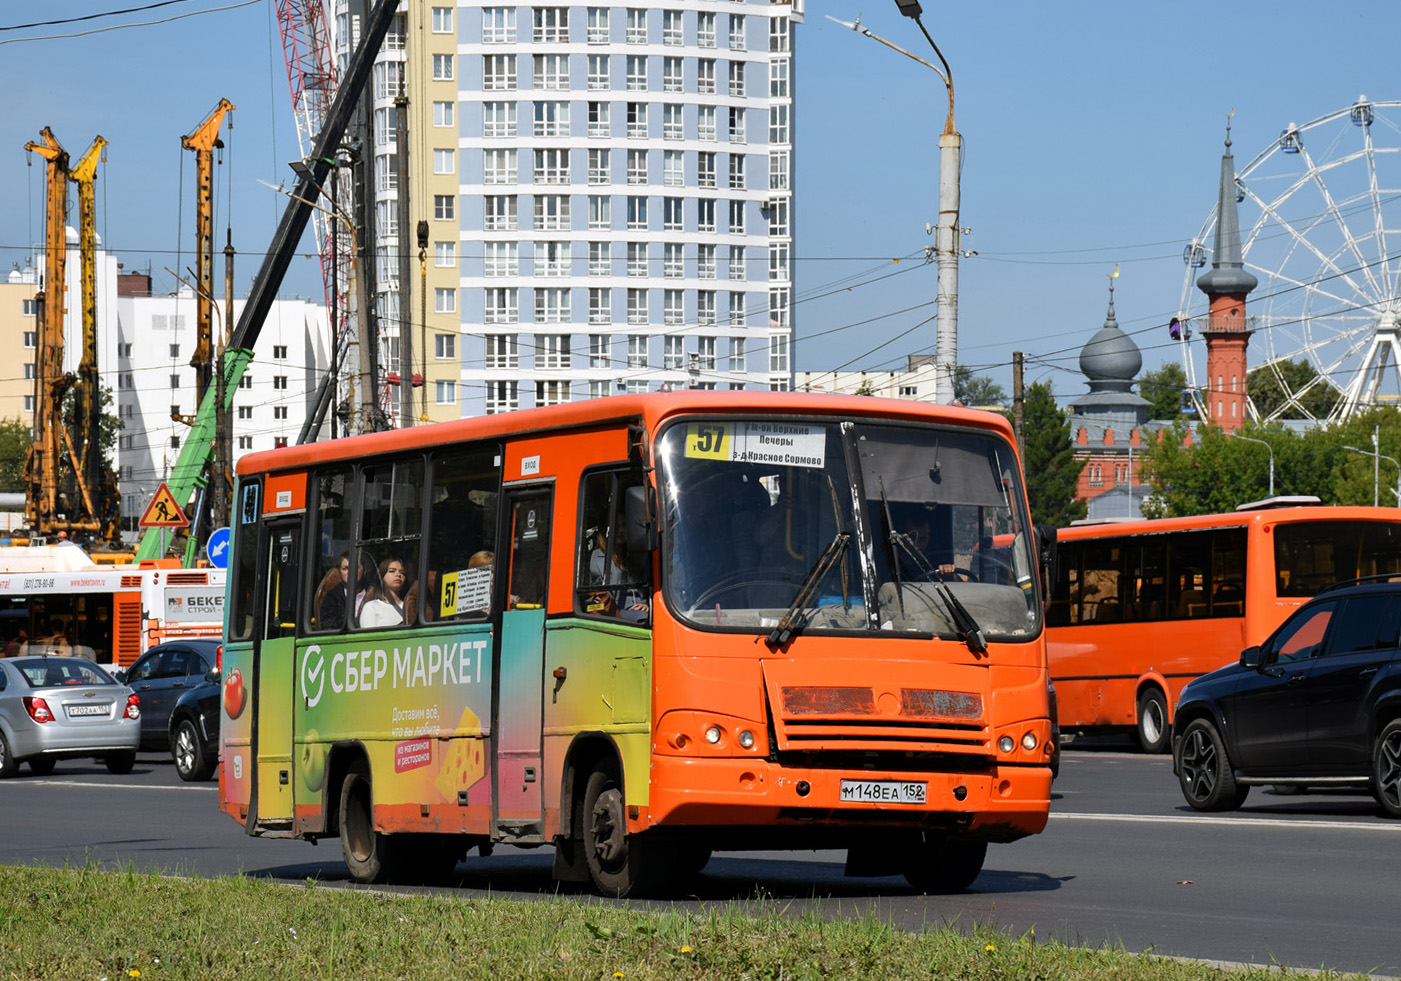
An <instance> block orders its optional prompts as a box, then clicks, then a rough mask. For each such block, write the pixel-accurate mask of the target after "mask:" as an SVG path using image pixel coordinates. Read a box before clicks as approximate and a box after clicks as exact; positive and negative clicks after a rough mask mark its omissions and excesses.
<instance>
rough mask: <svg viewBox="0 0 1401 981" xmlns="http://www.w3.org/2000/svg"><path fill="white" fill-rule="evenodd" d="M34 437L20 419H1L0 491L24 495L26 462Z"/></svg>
mask: <svg viewBox="0 0 1401 981" xmlns="http://www.w3.org/2000/svg"><path fill="white" fill-rule="evenodd" d="M33 442H34V435H33V433H31V432H30V431H29V427H28V426H26V425H25V424H24V423H22V422H20V421H19V420H18V419H0V491H5V492H7V493H23V492H24V490H25V484H24V462H25V460H26V459H27V458H28V456H29V447H30V445H31V444H33Z"/></svg>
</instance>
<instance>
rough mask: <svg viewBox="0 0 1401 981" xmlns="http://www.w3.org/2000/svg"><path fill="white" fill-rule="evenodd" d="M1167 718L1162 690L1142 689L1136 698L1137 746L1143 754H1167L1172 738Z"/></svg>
mask: <svg viewBox="0 0 1401 981" xmlns="http://www.w3.org/2000/svg"><path fill="white" fill-rule="evenodd" d="M1167 716H1168V712H1167V699H1166V698H1165V697H1163V692H1162V689H1161V688H1145V689H1143V694H1141V695H1139V696H1138V745H1139V746H1141V747H1143V751H1144V752H1145V753H1166V752H1167V750H1168V743H1169V742H1170V741H1171V736H1172V729H1171V728H1170V727H1169V726H1168V720H1167Z"/></svg>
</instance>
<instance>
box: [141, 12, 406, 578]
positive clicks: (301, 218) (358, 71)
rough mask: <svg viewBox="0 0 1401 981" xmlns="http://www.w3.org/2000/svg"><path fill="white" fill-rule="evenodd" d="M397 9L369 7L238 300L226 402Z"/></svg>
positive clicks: (201, 457)
mask: <svg viewBox="0 0 1401 981" xmlns="http://www.w3.org/2000/svg"><path fill="white" fill-rule="evenodd" d="M398 3H399V0H375V5H374V7H373V8H372V9H371V11H370V13H369V15H368V16H367V17H366V18H365V19H364V21H363V23H362V28H361V35H360V43H359V45H358V47H357V48H356V50H355V54H354V55H353V56H352V57H351V59H350V64H349V66H348V67H347V69H346V72H345V78H344V81H343V82H342V84H341V86H340V89H339V90H338V91H337V93H336V97H335V100H334V101H333V102H332V104H331V108H330V111H329V112H328V113H327V116H326V121H325V123H324V124H323V125H322V127H321V129H320V131H319V132H318V134H317V137H316V143H315V146H314V147H313V152H312V155H311V156H310V157H309V159H308V164H309V167H308V170H307V171H306V172H305V173H304V174H302V175H300V176H299V177H298V180H297V185H296V188H295V189H294V190H293V192H292V193H291V194H290V195H288V202H287V208H286V210H285V211H283V213H282V220H281V221H280V222H279V223H278V226H277V231H276V232H275V233H274V234H273V240H272V243H271V245H270V246H269V247H268V251H267V253H266V254H265V255H264V257H263V262H262V265H261V266H260V267H259V268H258V274H257V276H256V277H255V278H254V280H253V286H252V289H251V290H250V291H249V294H248V298H247V300H245V301H244V304H243V309H242V311H241V312H240V313H239V318H238V325H237V326H236V327H235V328H234V330H233V333H232V334H230V336H229V344H228V348H227V349H226V350H225V352H224V356H223V358H222V359H221V360H222V362H223V363H222V364H221V365H219V366H218V367H217V368H216V370H219V371H220V372H221V373H222V374H223V376H224V390H225V393H226V396H225V397H226V399H227V398H228V397H229V396H232V394H233V393H234V392H236V391H237V390H238V383H239V379H241V378H242V377H243V372H244V371H245V370H246V369H247V367H248V364H249V362H250V361H252V360H253V345H254V343H256V341H257V339H258V335H259V334H260V333H261V332H262V329H263V321H264V320H266V318H267V315H268V311H269V310H270V309H271V308H272V303H273V300H274V299H276V297H277V291H278V288H279V287H281V285H282V280H283V277H284V276H286V274H287V267H288V266H289V265H290V264H291V262H292V258H293V256H294V254H295V253H296V249H297V244H298V243H299V242H300V241H301V237H302V234H303V233H304V232H305V231H306V226H307V222H308V221H309V220H310V218H311V214H312V212H313V211H314V210H315V204H316V198H317V195H318V194H319V193H320V189H321V187H322V185H323V184H324V182H325V180H326V175H327V174H328V173H329V171H330V169H331V165H332V163H333V162H334V161H333V159H332V157H333V155H334V153H335V151H336V147H337V145H338V144H339V143H340V139H341V134H342V133H344V132H345V127H346V123H347V122H349V120H350V115H351V113H352V112H353V110H354V109H355V103H356V101H357V100H358V98H359V96H360V93H361V91H363V89H364V87H365V83H366V81H368V79H369V77H370V69H371V67H372V66H373V63H374V59H375V55H376V54H377V53H378V52H379V48H380V44H381V43H382V42H383V40H384V35H385V34H386V33H387V32H388V30H389V26H390V24H392V23H393V21H394V14H395V10H396V8H397V7H398ZM217 403H218V386H211V387H210V390H209V391H206V392H205V394H204V397H203V398H202V399H200V404H199V410H198V411H197V412H196V414H195V418H194V420H193V424H192V426H191V429H190V434H189V438H188V439H186V440H185V445H184V446H183V447H182V448H181V450H180V455H179V457H177V458H176V461H175V465H174V467H172V468H171V472H170V476H169V477H168V478H167V480H166V487H167V488H169V490H170V493H171V495H172V496H173V497H174V498H175V500H176V501H177V502H178V503H179V504H180V506H181V507H188V505H189V503H190V501H191V500H192V499H193V498H194V497H195V495H196V493H198V492H201V491H203V489H204V488H205V487H206V486H207V484H208V483H209V473H210V464H211V462H212V460H213V455H214V444H215V439H214V430H215V423H216V419H217V415H218V405H217ZM226 404H227V403H226ZM198 548H199V542H198V541H197V539H196V538H195V537H194V536H191V537H190V539H189V541H188V544H187V545H186V550H185V555H184V563H185V565H186V566H191V565H194V560H195V555H196V554H197V552H198ZM163 552H164V540H163V537H162V533H161V530H160V529H157V528H148V529H146V532H145V534H144V535H143V536H142V538H141V543H140V544H139V545H138V546H137V549H136V558H137V560H138V561H140V560H143V559H155V558H160V557H161V556H162V554H163Z"/></svg>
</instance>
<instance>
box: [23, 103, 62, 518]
mask: <svg viewBox="0 0 1401 981" xmlns="http://www.w3.org/2000/svg"><path fill="white" fill-rule="evenodd" d="M39 136H40V138H41V140H42V142H39V143H35V142H32V141H31V142H29V143H26V144H25V145H24V148H25V149H26V150H28V151H30V152H32V153H37V154H39V156H41V157H43V158H44V160H45V164H44V202H45V203H44V278H43V283H42V285H43V288H42V289H41V290H40V291H39V294H38V296H36V297H35V299H36V301H37V307H38V309H37V311H36V312H37V313H38V325H39V331H38V334H39V336H38V338H37V339H36V345H37V346H36V349H35V361H36V364H35V368H34V378H35V381H34V442H33V443H32V444H31V445H30V447H29V457H28V459H27V460H26V461H25V465H24V478H25V487H26V495H25V519H26V521H27V522H28V524H29V527H30V528H31V529H32V530H34V531H38V532H39V533H41V534H47V533H48V532H49V531H50V530H58V529H57V528H56V522H58V521H59V520H60V519H59V514H60V511H59V500H58V468H59V441H60V439H61V438H62V437H61V433H62V428H63V427H62V425H61V424H60V423H61V421H62V420H61V406H62V404H63V394H64V392H65V391H67V389H68V386H69V384H71V381H70V380H68V379H65V377H64V374H63V314H64V302H65V297H64V291H65V289H66V282H65V279H64V263H65V260H66V257H67V246H68V242H67V228H68V151H67V150H65V149H63V146H62V145H61V144H60V143H59V142H58V138H57V137H55V136H54V134H53V130H51V129H49V127H47V126H45V127H44V128H43V129H42V130H40V132H39ZM65 518H66V515H65Z"/></svg>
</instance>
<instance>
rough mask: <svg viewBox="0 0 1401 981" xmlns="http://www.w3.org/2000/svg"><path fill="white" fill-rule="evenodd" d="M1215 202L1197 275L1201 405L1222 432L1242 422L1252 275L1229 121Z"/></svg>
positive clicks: (1253, 278) (1252, 284)
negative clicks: (1205, 260)
mask: <svg viewBox="0 0 1401 981" xmlns="http://www.w3.org/2000/svg"><path fill="white" fill-rule="evenodd" d="M1218 195H1219V197H1218V200H1217V204H1216V244H1215V248H1214V249H1213V252H1212V261H1211V269H1209V270H1208V271H1207V272H1205V273H1203V274H1202V275H1201V276H1200V277H1199V278H1198V279H1197V289H1199V290H1201V291H1202V292H1203V293H1205V294H1206V295H1207V299H1208V302H1209V305H1210V309H1209V312H1208V314H1207V327H1206V331H1205V336H1206V380H1205V382H1203V384H1202V392H1201V396H1202V404H1203V405H1204V406H1205V407H1206V418H1207V419H1210V420H1211V421H1212V422H1214V423H1216V424H1217V425H1218V426H1220V427H1221V428H1222V429H1224V430H1226V431H1227V432H1231V431H1233V430H1234V429H1235V428H1236V427H1237V426H1240V425H1241V424H1242V423H1244V422H1245V416H1246V401H1245V395H1246V390H1245V381H1246V366H1245V349H1246V347H1247V345H1249V343H1250V331H1249V329H1248V327H1247V326H1246V320H1245V298H1246V296H1247V294H1249V293H1250V291H1251V290H1253V289H1254V288H1255V287H1256V285H1258V280H1256V278H1255V277H1254V276H1252V275H1251V274H1250V273H1249V272H1247V271H1246V269H1245V263H1244V261H1243V259H1242V257H1241V246H1240V218H1239V217H1238V216H1237V214H1236V164H1235V159H1234V158H1233V157H1232V156H1231V126H1230V123H1229V122H1228V123H1227V124H1226V152H1225V153H1223V154H1222V155H1221V186H1220V188H1219V190H1218Z"/></svg>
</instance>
